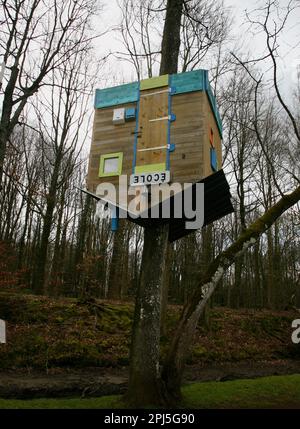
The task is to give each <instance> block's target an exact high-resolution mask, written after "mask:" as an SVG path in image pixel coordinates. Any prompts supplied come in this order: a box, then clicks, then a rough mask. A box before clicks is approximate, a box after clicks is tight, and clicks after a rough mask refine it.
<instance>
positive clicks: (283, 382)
mask: <svg viewBox="0 0 300 429" xmlns="http://www.w3.org/2000/svg"><path fill="white" fill-rule="evenodd" d="M182 393H183V402H182V404H181V406H182V407H184V408H189V409H201V408H224V409H226V408H298V409H299V408H300V375H289V376H274V377H264V378H259V379H256V380H235V381H227V382H225V383H222V382H206V383H192V384H189V385H186V386H184V387H183V388H182ZM124 407H125V404H124V403H123V402H122V397H121V396H119V395H116V396H103V397H101V398H89V399H80V398H69V399H34V400H26V401H24V400H6V399H0V408H2V409H6V408H14V409H19V408H52V409H54V408H56V409H57V408H58V409H60V408H76V409H78V408H96V409H99V408H104V409H109V408H110V409H114V408H124Z"/></svg>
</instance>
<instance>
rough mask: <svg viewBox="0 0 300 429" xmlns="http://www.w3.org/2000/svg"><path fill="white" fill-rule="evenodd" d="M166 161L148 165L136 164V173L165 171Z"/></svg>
mask: <svg viewBox="0 0 300 429" xmlns="http://www.w3.org/2000/svg"><path fill="white" fill-rule="evenodd" d="M165 169H166V163H165V162H163V163H161V164H147V165H136V166H135V170H134V171H135V174H143V173H156V172H160V171H165Z"/></svg>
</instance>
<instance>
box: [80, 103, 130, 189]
mask: <svg viewBox="0 0 300 429" xmlns="http://www.w3.org/2000/svg"><path fill="white" fill-rule="evenodd" d="M122 107H136V103H134V104H132V103H130V104H124V105H122ZM113 111H114V108H113V107H108V108H105V109H96V110H95V116H94V125H93V136H92V143H91V150H90V157H89V169H88V175H87V180H86V182H87V189H88V190H89V191H90V192H95V191H96V187H97V185H98V184H99V183H104V182H110V183H113V184H117V183H118V181H119V178H118V176H112V177H99V175H98V173H99V165H100V156H101V155H104V154H108V153H114V152H123V166H122V174H127V175H128V176H130V174H131V173H132V162H133V148H134V131H135V121H130V122H126V123H125V124H120V125H114V124H113V122H112V119H113Z"/></svg>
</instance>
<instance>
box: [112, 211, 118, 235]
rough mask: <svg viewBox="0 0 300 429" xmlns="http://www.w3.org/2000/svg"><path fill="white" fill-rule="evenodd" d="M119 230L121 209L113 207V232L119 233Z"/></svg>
mask: <svg viewBox="0 0 300 429" xmlns="http://www.w3.org/2000/svg"><path fill="white" fill-rule="evenodd" d="M118 228H119V209H118V207H113V208H112V210H111V230H112V232H116V231H118Z"/></svg>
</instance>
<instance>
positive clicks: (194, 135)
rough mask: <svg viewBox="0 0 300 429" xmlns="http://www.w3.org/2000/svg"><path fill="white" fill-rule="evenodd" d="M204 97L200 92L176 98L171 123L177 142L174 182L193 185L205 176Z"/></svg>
mask: <svg viewBox="0 0 300 429" xmlns="http://www.w3.org/2000/svg"><path fill="white" fill-rule="evenodd" d="M204 97H205V93H203V92H200V91H198V92H193V93H188V94H179V95H175V96H173V97H172V112H173V113H175V115H176V121H175V122H173V123H172V124H171V143H175V151H174V152H171V153H170V169H171V180H172V181H173V182H179V183H192V182H195V181H197V180H200V179H202V177H203V151H202V144H203V140H204V135H205V133H206V129H205V122H204V120H205V112H204V110H203V102H204Z"/></svg>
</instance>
